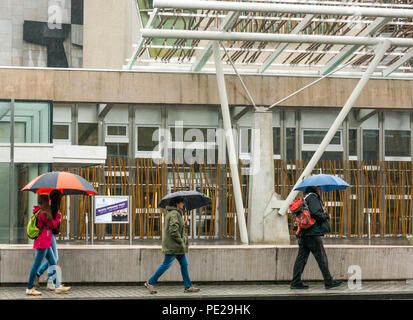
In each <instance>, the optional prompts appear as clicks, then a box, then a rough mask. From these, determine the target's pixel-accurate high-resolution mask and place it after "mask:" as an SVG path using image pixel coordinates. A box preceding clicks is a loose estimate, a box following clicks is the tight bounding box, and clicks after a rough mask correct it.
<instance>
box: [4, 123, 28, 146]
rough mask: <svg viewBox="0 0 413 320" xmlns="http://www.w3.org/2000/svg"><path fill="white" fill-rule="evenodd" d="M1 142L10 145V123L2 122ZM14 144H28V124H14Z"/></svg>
mask: <svg viewBox="0 0 413 320" xmlns="http://www.w3.org/2000/svg"><path fill="white" fill-rule="evenodd" d="M0 142H2V143H10V122H0ZM14 142H15V143H24V142H26V123H22V122H15V123H14Z"/></svg>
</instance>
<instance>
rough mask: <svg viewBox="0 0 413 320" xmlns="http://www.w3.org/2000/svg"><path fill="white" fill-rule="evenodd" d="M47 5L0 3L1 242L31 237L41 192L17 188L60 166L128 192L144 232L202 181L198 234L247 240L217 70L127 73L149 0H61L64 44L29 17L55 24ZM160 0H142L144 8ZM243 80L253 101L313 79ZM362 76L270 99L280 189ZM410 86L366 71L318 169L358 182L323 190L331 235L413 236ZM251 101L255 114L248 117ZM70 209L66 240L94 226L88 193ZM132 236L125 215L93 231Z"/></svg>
mask: <svg viewBox="0 0 413 320" xmlns="http://www.w3.org/2000/svg"><path fill="white" fill-rule="evenodd" d="M50 2H53V1H40V0H36V1H0V7H1V6H4V8H6V9H7V10H3V7H1V9H2V10H1V14H2V17H1V19H0V36H1V39H3V40H4V41H1V43H2V45H1V47H0V53H1V55H0V59H1V60H0V64H1V65H2V67H0V99H1V101H0V150H1V155H0V161H1V162H0V179H1V181H2V182H3V183H2V184H1V186H0V194H1V203H2V206H1V207H0V242H1V243H8V242H12V243H16V242H23V243H24V242H27V241H28V240H27V237H26V236H25V232H24V228H25V225H26V224H27V219H28V218H29V217H30V214H31V207H32V206H33V205H34V204H35V203H36V197H35V196H34V195H33V194H28V193H21V192H18V190H19V189H20V188H21V187H22V186H24V185H25V183H27V182H28V181H30V180H31V179H32V178H34V177H35V176H37V175H38V174H41V173H44V172H47V171H50V170H70V171H73V172H76V173H79V174H81V175H83V176H85V177H86V178H88V179H89V180H90V181H93V183H94V185H95V187H96V188H97V189H98V191H99V193H100V194H110V195H124V194H127V195H131V196H132V198H133V210H134V212H135V213H136V214H135V215H134V217H133V230H134V231H133V232H134V237H135V238H136V239H151V238H157V237H160V234H161V228H162V223H161V222H162V217H163V211H162V210H160V209H159V208H158V203H159V200H160V198H161V197H162V196H163V195H164V194H165V193H167V192H170V191H174V190H180V189H198V190H201V191H203V192H205V193H207V194H208V195H210V196H211V197H212V198H213V201H214V204H213V206H212V207H209V208H207V209H203V210H198V211H195V212H191V213H189V216H190V219H191V227H190V234H191V236H192V237H193V238H194V239H198V238H199V239H203V238H206V239H221V238H229V239H237V238H238V236H239V235H238V232H237V222H236V217H235V214H234V212H235V209H234V200H233V196H232V191H231V179H230V178H229V174H228V172H229V171H228V170H229V169H228V164H227V159H226V149H225V138H224V137H223V135H222V129H223V123H222V116H221V111H220V106H219V99H218V97H217V87H216V82H215V78H214V74H211V73H209V72H207V71H206V72H204V73H199V72H198V73H189V72H185V73H180V72H168V71H167V70H158V71H154V70H152V69H150V68H149V67H148V70H147V71H141V70H140V71H136V70H132V71H126V70H123V71H120V69H122V67H123V66H124V65H125V62H127V59H128V58H129V57H130V56H131V54H132V52H133V48H134V47H133V46H132V44H134V43H136V39H137V37H138V35H137V32H136V31H134V30H135V29H134V28H132V27H131V25H134V24H138V25H139V24H145V23H146V22H147V19H148V16H147V14H146V13H145V11H144V10H141V11H140V12H139V14H138V13H135V11H132V8H133V7H134V5H135V2H134V1H126V0H125V1H122V2H121V3H120V2H119V1H105V6H102V5H100V4H99V1H97V0H90V1H89V0H88V1H73V0H72V1H63V2H64V6H63V7H62V8H64V10H63V11H62V12H63V13H62V17H63V20H62V25H63V26H62V29H56V31H52V33H53V34H52V35H51V37H54V38H56V39H57V40H56V43H55V44H54V45H51V46H50V45H44V43H43V42H42V41H45V40H44V39H38V38H36V36H35V35H36V34H37V33H36V32H34V33H33V32H32V33H30V32H28V31H27V32H25V28H26V30H35V29H33V28H43V27H44V26H46V25H47V24H48V23H50V22H56V21H54V20H53V19H52V20H53V21H49V20H50V19H51V17H53V14H54V13H55V11H53V12H52V13H50V12H49V10H50V8H51V6H53V4H51V3H50ZM55 2H56V1H55ZM57 2H58V1H57ZM150 2H151V1H149V2H146V1H138V3H139V5H140V8H141V9H142V8H143V7H144V6H145V5H149V6H150V5H151V3H150ZM119 3H120V4H119ZM109 9H113V10H114V11H113V10H109ZM113 12H117V14H113ZM119 19H120V20H122V23H121V24H120V23H119ZM33 21H35V22H36V23H33ZM30 23H32V24H31V25H30ZM65 26H66V27H65ZM69 26H70V27H69ZM39 30H40V29H39ZM53 30H55V29H53ZM136 30H137V28H136ZM105 35H106V36H107V41H103V37H104V36H105ZM56 57H59V58H58V59H57V58H56ZM32 67H36V68H32ZM38 67H40V68H38ZM44 67H49V68H44ZM54 67H56V68H54ZM67 67H69V69H64V68H67ZM82 67H83V69H81V68H82ZM74 68H77V69H74ZM92 68H93V69H92ZM97 69H106V70H97ZM109 69H111V70H109ZM151 70H152V71H151ZM244 80H245V82H246V84H247V86H248V88H249V89H250V91H251V94H252V95H253V96H254V98H255V100H256V103H257V105H262V106H269V105H271V104H272V103H274V102H276V101H279V100H280V99H281V98H283V97H285V96H287V95H288V94H290V93H291V92H294V91H295V90H297V89H300V88H302V87H303V86H304V85H306V84H308V83H310V82H311V81H314V78H312V77H305V76H288V75H284V76H276V75H265V76H262V75H245V76H244ZM357 80H358V79H357V78H355V77H329V78H327V79H324V80H323V81H322V82H320V83H319V84H317V85H316V86H313V87H311V88H308V89H306V91H304V92H303V93H301V94H299V95H297V96H295V97H294V98H292V99H290V100H287V101H285V102H284V103H281V104H280V105H279V106H277V107H276V108H274V109H273V112H272V113H273V124H272V130H273V131H272V132H273V137H272V139H273V158H274V163H275V172H274V175H275V180H276V190H275V191H277V192H278V193H279V194H281V196H282V197H286V195H287V194H288V192H289V191H290V189H291V188H292V187H293V185H294V181H295V179H297V178H298V176H299V173H300V171H301V170H302V169H303V167H304V165H305V163H306V162H308V161H309V160H310V159H311V157H312V155H313V154H314V152H315V150H316V149H317V147H318V145H319V144H320V143H321V141H322V139H323V137H324V135H325V134H326V132H327V130H328V129H329V128H330V126H331V125H332V123H333V121H334V119H335V118H336V117H337V115H338V113H339V111H340V110H341V107H342V106H343V104H344V102H345V101H346V99H347V98H348V96H349V94H350V93H351V90H352V88H354V86H355V84H356V83H357ZM226 81H227V91H228V98H229V104H230V110H231V116H232V125H233V131H234V133H235V138H236V146H237V156H238V159H239V160H240V164H241V169H240V172H241V173H242V188H243V189H242V191H243V195H244V204H245V207H246V209H247V210H246V214H248V204H247V195H248V165H249V159H250V155H251V136H252V134H254V128H253V116H254V114H253V111H252V106H251V103H250V101H249V100H248V98H247V97H246V96H245V92H244V91H243V88H242V86H241V85H240V83H239V80H238V79H237V77H236V76H234V75H233V74H230V75H228V76H227V77H226ZM411 89H412V82H411V80H403V79H386V80H378V79H372V80H370V82H369V85H368V86H367V87H366V88H365V90H364V91H363V93H362V95H361V97H360V98H359V99H358V101H357V104H356V105H355V107H354V110H352V112H351V113H350V114H349V116H348V117H347V118H346V120H345V121H344V122H343V123H342V125H341V126H340V128H339V130H338V131H337V133H336V134H335V136H334V138H333V139H332V141H331V142H330V145H329V146H328V148H327V150H326V152H325V153H324V154H323V157H322V159H321V161H320V162H319V164H318V166H317V169H315V170H314V173H317V172H323V173H332V174H338V175H340V176H342V177H344V178H345V179H347V180H348V181H349V183H350V184H351V188H350V189H349V190H348V191H340V192H337V193H334V194H326V195H325V197H326V199H325V200H326V205H327V207H328V208H329V210H331V212H333V215H334V219H333V220H332V224H333V225H332V227H333V228H332V229H333V233H332V235H331V236H336V237H365V236H369V235H371V236H377V237H382V238H384V237H399V236H402V237H405V236H407V235H411V234H412V232H413V229H412V223H413V218H412V212H413V202H412V201H413V200H412V199H413V188H412V185H413V181H412V146H413V137H412V134H411V132H412V125H413V111H412V107H413V104H412V101H413V96H412V92H413V90H411ZM12 105H13V109H14V130H13V132H14V138H13V139H12V135H11V122H12V121H11V110H12ZM244 108H251V111H249V112H246V113H245V114H244V112H243V110H244ZM241 112H242V114H243V115H242V116H240V114H241ZM261 138H262V139H265V138H266V137H261ZM12 140H13V141H12ZM13 144H14V146H15V147H14V153H13V150H12V148H11V146H12V145H13ZM12 154H13V155H14V158H13V159H12V156H11V155H12ZM63 213H64V223H63V224H62V233H61V239H62V240H79V239H84V238H85V235H86V229H88V231H89V235H90V234H91V232H90V231H91V229H90V228H91V225H90V224H87V223H86V220H87V219H86V217H88V221H91V204H90V199H87V198H83V197H66V198H65V202H64V207H63ZM127 233H128V231H127V230H126V228H123V227H120V226H98V227H96V232H95V234H96V237H97V239H102V240H103V239H106V238H107V239H118V238H122V237H127V236H128V235H127Z"/></svg>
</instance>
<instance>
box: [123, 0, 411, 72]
mask: <svg viewBox="0 0 413 320" xmlns="http://www.w3.org/2000/svg"><path fill="white" fill-rule="evenodd" d="M281 2H283V3H281ZM292 2H298V1H294V0H284V1H282V0H280V1H277V0H273V1H271V0H261V1H259V2H258V1H257V2H233V1H205V0H194V1H188V0H154V1H153V5H154V10H153V11H152V14H151V15H150V18H149V20H148V22H147V24H146V26H145V28H144V29H141V39H140V42H139V44H138V45H137V47H136V50H135V52H134V54H133V55H132V57H131V58H130V59H129V62H128V68H129V69H132V68H133V69H140V68H144V69H145V70H148V69H154V70H155V69H156V68H157V67H158V68H159V65H162V69H163V70H164V71H174V70H179V71H187V72H199V71H203V70H204V71H208V70H215V67H214V62H213V59H212V56H213V54H212V41H213V40H219V41H222V42H221V45H225V48H226V50H228V52H229V57H230V59H231V60H232V61H231V62H233V64H234V66H236V67H237V69H238V71H239V72H240V73H241V74H257V73H259V74H289V75H294V74H297V75H301V76H302V75H309V76H317V75H321V76H325V75H327V74H330V73H331V72H334V70H337V69H338V68H340V71H337V72H335V75H337V76H340V75H343V76H361V75H362V74H363V73H364V72H365V71H366V69H367V67H368V65H369V63H370V62H371V61H372V59H373V57H374V55H373V54H372V47H373V46H376V45H377V44H379V43H380V42H381V41H383V40H384V39H386V40H388V41H389V42H390V44H391V46H390V48H389V49H388V50H387V52H386V54H385V56H384V57H383V59H382V61H381V62H380V63H379V65H378V66H377V68H376V70H375V72H374V73H373V76H374V77H388V76H392V77H395V78H397V77H400V78H408V79H409V78H412V79H413V73H412V71H413V70H412V67H411V66H410V64H409V62H411V60H412V59H413V49H412V48H411V47H413V38H411V37H413V20H412V19H413V5H410V4H406V5H403V4H400V3H399V2H397V3H387V4H383V3H368V4H367V3H362V2H352V3H345V2H344V3H341V2H337V1H319V3H323V4H328V5H319V4H314V3H317V1H308V3H311V4H302V3H303V1H300V4H294V3H292ZM330 3H331V4H330ZM401 8H402V9H401ZM168 23H169V24H168ZM220 53H221V57H222V60H223V61H224V62H226V63H227V64H225V65H224V68H225V71H228V70H230V69H229V68H231V65H230V64H229V62H230V59H229V58H228V56H225V52H224V48H221V50H220ZM343 66H345V67H344V68H343ZM208 68H209V69H208Z"/></svg>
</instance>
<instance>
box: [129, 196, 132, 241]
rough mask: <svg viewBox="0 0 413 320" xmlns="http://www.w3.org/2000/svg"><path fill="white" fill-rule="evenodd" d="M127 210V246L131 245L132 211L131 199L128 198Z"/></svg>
mask: <svg viewBox="0 0 413 320" xmlns="http://www.w3.org/2000/svg"><path fill="white" fill-rule="evenodd" d="M128 202H129V203H128V209H129V245H132V215H131V213H132V212H131V211H132V210H131V209H132V198H131V196H129V199H128Z"/></svg>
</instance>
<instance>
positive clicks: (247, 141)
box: [240, 128, 252, 154]
mask: <svg viewBox="0 0 413 320" xmlns="http://www.w3.org/2000/svg"><path fill="white" fill-rule="evenodd" d="M251 133H252V131H251V128H241V129H240V153H247V154H248V153H251Z"/></svg>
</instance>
